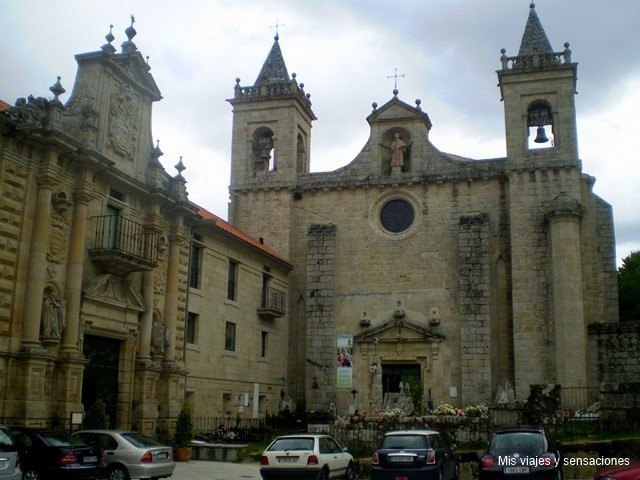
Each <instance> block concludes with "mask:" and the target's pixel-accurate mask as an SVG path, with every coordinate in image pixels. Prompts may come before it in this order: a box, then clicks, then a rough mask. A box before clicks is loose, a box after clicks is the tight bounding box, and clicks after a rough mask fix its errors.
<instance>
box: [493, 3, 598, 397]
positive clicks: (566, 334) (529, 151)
mask: <svg viewBox="0 0 640 480" xmlns="http://www.w3.org/2000/svg"><path fill="white" fill-rule="evenodd" d="M501 52H502V55H501V57H500V61H501V69H500V70H498V72H497V73H498V79H499V86H500V92H501V94H502V100H503V101H504V111H505V125H506V143H507V158H506V162H505V173H506V177H507V179H508V186H507V188H508V192H509V207H508V208H509V218H510V229H511V236H510V237H511V244H510V247H511V261H512V266H511V268H512V272H513V273H512V276H513V278H512V288H513V292H512V300H513V341H514V348H513V350H514V373H515V380H516V385H517V386H516V388H517V390H518V391H517V392H516V393H517V394H518V396H519V397H521V398H522V397H524V396H526V393H527V389H528V385H530V384H542V383H557V384H561V385H562V386H563V387H580V386H582V387H584V386H586V385H587V384H588V383H589V381H588V378H587V377H588V372H587V367H586V365H587V363H588V362H587V356H588V355H587V343H588V342H587V323H588V321H587V314H586V313H585V312H586V305H588V302H589V300H588V299H587V296H586V291H587V288H588V287H585V284H584V282H583V279H584V278H588V274H587V273H585V272H587V271H588V269H589V263H588V260H587V255H585V254H583V253H581V249H582V250H586V249H588V248H590V246H589V244H588V241H587V235H588V233H587V232H588V231H589V229H590V228H592V225H593V222H594V221H596V220H597V219H594V218H593V217H589V216H588V215H585V212H586V211H587V209H586V208H585V206H587V205H589V202H590V198H591V196H592V192H591V187H592V185H593V179H592V178H591V177H589V176H588V175H585V174H583V173H582V166H581V162H580V160H579V157H578V143H577V133H576V114H575V101H574V98H575V93H576V80H577V64H576V63H574V62H572V59H571V50H570V49H569V43H565V44H564V50H563V51H560V52H554V50H553V49H552V47H551V43H550V42H549V39H548V38H547V35H546V33H545V31H544V28H543V27H542V23H541V22H540V19H539V17H538V14H537V13H536V9H535V4H533V3H531V5H530V11H529V17H528V19H527V23H526V27H525V31H524V34H523V37H522V41H521V45H520V49H519V51H518V55H517V56H508V55H507V54H506V50H505V49H502V51H501ZM540 359H545V360H544V362H541V361H540ZM543 363H545V365H542V364H543Z"/></svg>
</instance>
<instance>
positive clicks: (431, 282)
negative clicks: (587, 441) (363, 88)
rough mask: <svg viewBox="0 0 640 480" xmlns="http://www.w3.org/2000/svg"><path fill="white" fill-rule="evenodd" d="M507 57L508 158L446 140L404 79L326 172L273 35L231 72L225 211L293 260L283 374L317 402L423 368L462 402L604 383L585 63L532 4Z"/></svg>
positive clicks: (606, 259)
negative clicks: (550, 33) (584, 138)
mask: <svg viewBox="0 0 640 480" xmlns="http://www.w3.org/2000/svg"><path fill="white" fill-rule="evenodd" d="M499 61H500V63H499V66H500V68H499V70H498V71H497V75H498V81H499V92H500V96H501V101H502V102H503V104H504V112H505V125H506V132H505V133H506V151H507V155H506V157H504V158H495V159H488V160H475V159H470V158H463V157H461V156H458V155H455V154H450V153H445V152H442V151H440V150H439V149H438V148H437V147H436V146H435V145H434V144H432V143H431V142H430V140H429V132H430V130H431V128H432V119H431V118H430V117H429V114H428V112H427V111H426V109H425V108H424V106H423V105H422V104H421V102H420V101H419V100H417V101H416V102H415V104H413V105H412V104H409V103H406V102H405V101H403V100H402V99H401V97H400V95H399V92H398V91H397V90H394V92H393V97H392V98H391V99H390V100H389V101H388V102H387V103H385V104H384V105H382V106H378V105H376V104H373V110H372V111H371V112H370V113H369V114H368V116H367V117H366V120H367V122H368V123H369V125H370V136H369V139H368V141H367V142H366V143H365V145H364V146H363V148H362V150H361V152H360V153H359V154H358V155H357V156H356V158H355V159H353V161H351V162H350V163H348V164H347V165H346V166H344V167H342V168H339V169H338V170H335V171H331V172H311V171H310V155H309V152H310V142H311V126H312V123H313V121H314V120H315V119H316V118H315V115H314V113H313V110H312V106H311V103H310V100H309V96H308V95H307V94H306V93H305V90H304V86H303V85H301V84H298V82H297V80H296V78H295V74H294V75H289V73H288V71H287V68H286V65H285V62H284V58H283V55H282V51H281V49H280V45H279V38H278V37H277V36H276V38H275V42H274V44H273V47H272V49H271V51H270V52H269V54H268V56H267V59H266V61H265V63H264V65H263V67H262V69H261V70H260V73H259V75H258V77H257V79H256V81H255V83H254V84H253V85H250V86H242V85H241V81H240V79H237V84H236V87H235V91H234V95H233V98H231V99H229V102H230V103H231V105H232V106H233V141H232V173H231V185H230V194H231V203H230V210H229V221H230V222H231V223H232V224H234V225H235V226H237V227H238V228H240V229H241V230H243V231H246V232H248V233H249V234H251V235H254V236H257V235H259V236H261V237H264V239H265V242H266V244H267V245H269V246H270V247H271V248H273V249H274V250H276V251H277V252H279V253H280V254H281V255H282V256H284V257H286V258H288V259H289V260H290V261H291V263H292V264H293V265H294V269H293V271H292V272H291V274H290V277H289V284H290V290H289V295H288V298H289V315H290V322H291V324H290V337H291V339H292V341H291V348H292V351H291V352H290V353H289V356H290V358H291V359H298V361H297V362H294V361H291V362H290V363H289V371H288V377H289V379H290V393H291V395H292V396H293V398H294V399H295V400H296V401H297V402H298V404H301V405H305V406H306V409H307V410H315V411H318V410H332V409H334V408H336V409H337V411H338V412H340V413H346V412H348V411H352V412H353V411H355V410H356V409H358V410H360V411H376V410H379V409H381V408H385V407H386V406H387V405H385V403H386V402H387V398H390V397H389V396H388V394H397V393H402V392H403V391H405V390H406V389H408V388H413V387H412V385H416V384H417V385H419V388H421V389H422V392H423V394H424V397H425V398H427V399H430V401H431V402H432V403H434V404H435V405H438V404H440V403H451V404H454V405H458V406H466V405H470V404H476V403H491V402H492V401H494V399H495V398H496V393H497V392H498V391H501V392H503V393H504V392H507V393H509V391H510V390H511V391H512V392H513V394H515V396H516V397H517V398H519V399H526V396H527V395H528V392H529V386H530V385H531V384H549V383H554V384H561V385H562V386H563V387H586V386H597V385H598V381H599V379H598V375H597V373H595V372H597V369H596V368H595V366H594V365H595V363H596V362H597V358H596V352H594V351H593V350H590V349H589V348H588V325H589V324H592V323H594V322H617V318H618V314H617V286H616V269H615V246H614V236H613V220H612V212H611V207H610V205H608V204H607V203H606V202H605V201H603V200H602V199H600V198H599V197H598V196H597V195H595V194H594V193H593V190H592V187H593V184H594V178H593V177H591V176H589V175H588V174H586V173H584V172H583V171H582V165H581V161H580V158H579V154H578V139H577V133H576V113H575V103H574V102H575V100H574V99H575V93H576V81H577V66H578V65H577V63H575V62H574V61H573V58H572V52H571V50H570V49H569V44H565V46H564V48H563V49H561V50H560V51H554V50H553V48H552V47H551V44H550V42H549V40H548V38H547V35H546V33H545V31H544V29H543V27H542V24H541V22H540V20H539V18H538V15H537V13H536V10H535V6H534V5H533V4H532V5H531V8H530V12H529V17H528V20H527V23H526V27H525V32H524V35H523V37H522V41H521V45H520V49H519V51H518V52H517V54H516V55H508V54H507V52H506V50H504V49H503V50H502V55H501V57H500V59H499ZM343 347H344V350H343ZM345 358H347V359H348V361H347V362H346V364H345V362H344V359H345ZM512 387H513V390H512Z"/></svg>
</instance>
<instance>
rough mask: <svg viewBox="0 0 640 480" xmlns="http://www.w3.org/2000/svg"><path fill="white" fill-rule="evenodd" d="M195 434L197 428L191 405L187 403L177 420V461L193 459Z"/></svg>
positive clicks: (175, 438)
mask: <svg viewBox="0 0 640 480" xmlns="http://www.w3.org/2000/svg"><path fill="white" fill-rule="evenodd" d="M194 435H195V428H194V426H193V414H192V412H191V406H190V405H189V404H187V403H185V404H183V405H182V409H181V410H180V414H179V415H178V421H177V422H176V433H175V437H174V440H175V455H174V457H175V459H176V460H177V461H180V462H186V461H189V460H190V459H191V440H193V437H194Z"/></svg>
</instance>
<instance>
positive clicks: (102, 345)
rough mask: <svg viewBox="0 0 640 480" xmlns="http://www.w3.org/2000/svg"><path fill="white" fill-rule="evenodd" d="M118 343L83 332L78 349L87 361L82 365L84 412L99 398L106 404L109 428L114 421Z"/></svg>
mask: <svg viewBox="0 0 640 480" xmlns="http://www.w3.org/2000/svg"><path fill="white" fill-rule="evenodd" d="M120 344H121V342H120V340H114V339H112V338H106V337H98V336H95V335H85V336H84V348H83V350H82V353H83V354H84V356H85V357H86V358H87V360H88V361H89V363H88V364H87V365H86V366H85V368H84V375H83V378H82V404H83V405H84V411H85V412H87V411H88V410H89V408H91V406H92V405H93V404H94V403H95V402H96V400H98V399H101V400H102V401H103V402H104V403H105V405H106V406H107V415H109V423H110V425H109V427H111V428H113V427H114V426H115V423H116V411H117V403H118V368H119V364H120Z"/></svg>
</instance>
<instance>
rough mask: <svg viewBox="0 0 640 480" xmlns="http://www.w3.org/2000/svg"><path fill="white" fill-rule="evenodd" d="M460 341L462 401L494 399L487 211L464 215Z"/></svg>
mask: <svg viewBox="0 0 640 480" xmlns="http://www.w3.org/2000/svg"><path fill="white" fill-rule="evenodd" d="M458 261H459V270H460V297H459V302H460V344H461V365H462V375H461V377H462V404H463V405H470V404H474V403H488V402H489V401H491V315H490V313H491V309H490V295H489V292H490V291H491V284H490V280H491V278H490V264H489V221H488V218H487V215H486V214H479V215H469V216H463V217H461V218H460V223H459V225H458Z"/></svg>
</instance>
